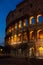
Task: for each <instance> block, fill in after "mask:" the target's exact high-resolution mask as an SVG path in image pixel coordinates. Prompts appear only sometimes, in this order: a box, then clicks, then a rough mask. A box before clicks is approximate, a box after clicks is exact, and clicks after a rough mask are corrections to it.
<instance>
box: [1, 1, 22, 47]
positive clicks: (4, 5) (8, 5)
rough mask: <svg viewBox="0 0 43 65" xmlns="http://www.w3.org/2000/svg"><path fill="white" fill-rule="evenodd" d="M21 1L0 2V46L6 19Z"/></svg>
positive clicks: (2, 40)
mask: <svg viewBox="0 0 43 65" xmlns="http://www.w3.org/2000/svg"><path fill="white" fill-rule="evenodd" d="M22 1H23V0H0V45H2V46H3V45H4V38H5V35H6V34H5V33H6V32H5V29H6V17H7V15H8V13H9V12H10V11H12V10H14V9H15V8H16V5H17V4H19V3H20V2H22Z"/></svg>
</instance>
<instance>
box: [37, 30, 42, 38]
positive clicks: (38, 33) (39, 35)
mask: <svg viewBox="0 0 43 65" xmlns="http://www.w3.org/2000/svg"><path fill="white" fill-rule="evenodd" d="M42 38H43V31H42V30H41V29H40V30H38V31H37V39H42Z"/></svg>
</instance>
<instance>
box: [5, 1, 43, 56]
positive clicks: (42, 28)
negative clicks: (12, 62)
mask: <svg viewBox="0 0 43 65" xmlns="http://www.w3.org/2000/svg"><path fill="white" fill-rule="evenodd" d="M5 42H6V45H10V46H12V47H13V48H14V49H15V51H14V53H15V55H20V56H21V55H27V56H29V57H33V56H36V57H43V0H25V1H23V2H22V3H20V4H18V5H17V7H16V9H15V10H14V11H11V12H10V13H9V14H8V16H7V19H6V38H5Z"/></svg>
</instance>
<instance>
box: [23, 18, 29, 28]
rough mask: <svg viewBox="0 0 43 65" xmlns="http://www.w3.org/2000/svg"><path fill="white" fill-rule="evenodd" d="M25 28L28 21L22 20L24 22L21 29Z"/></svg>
mask: <svg viewBox="0 0 43 65" xmlns="http://www.w3.org/2000/svg"><path fill="white" fill-rule="evenodd" d="M26 26H28V20H27V19H24V21H23V27H26Z"/></svg>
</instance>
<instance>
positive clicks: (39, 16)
mask: <svg viewBox="0 0 43 65" xmlns="http://www.w3.org/2000/svg"><path fill="white" fill-rule="evenodd" d="M42 21H43V17H42V15H41V14H39V15H38V16H37V22H39V23H41V22H42Z"/></svg>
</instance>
